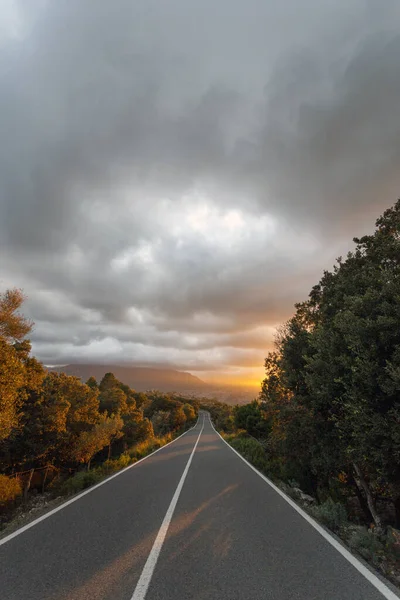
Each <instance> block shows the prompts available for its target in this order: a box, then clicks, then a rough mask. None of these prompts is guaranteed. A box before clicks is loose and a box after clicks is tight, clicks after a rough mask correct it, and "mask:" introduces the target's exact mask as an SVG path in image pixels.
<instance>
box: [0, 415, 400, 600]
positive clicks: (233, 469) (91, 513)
mask: <svg viewBox="0 0 400 600" xmlns="http://www.w3.org/2000/svg"><path fill="white" fill-rule="evenodd" d="M196 444H197V446H196ZM0 544H1V541H0ZM367 576H368V575H367ZM372 578H373V576H372ZM391 589H393V588H391ZM135 590H136V591H135ZM391 593H392V594H393V592H391V591H390V590H389V589H388V588H384V587H383V591H378V589H376V587H374V585H373V584H372V583H371V582H370V581H369V580H368V579H367V578H366V577H365V576H364V575H362V574H361V573H360V572H359V571H358V570H357V569H356V568H355V567H354V566H353V565H352V564H350V562H349V561H348V560H347V559H346V558H345V556H343V555H342V554H341V553H340V552H339V551H338V550H337V549H335V548H334V547H333V546H332V545H331V544H330V543H329V542H328V541H327V540H326V539H325V538H324V537H323V536H322V535H321V534H320V533H319V532H318V531H317V530H316V529H315V528H313V527H312V526H311V525H310V523H309V522H307V521H306V520H305V519H304V518H303V516H302V515H301V514H299V513H298V512H296V511H295V510H294V508H293V507H292V506H291V505H290V504H288V503H287V502H286V501H285V499H284V498H282V497H281V496H280V495H279V494H278V493H277V492H276V491H275V490H274V489H273V488H271V487H270V486H269V485H268V484H267V483H266V482H265V481H264V480H263V479H262V478H261V477H260V476H259V475H258V474H257V473H255V472H254V470H252V469H251V468H250V467H249V466H248V465H247V464H246V463H245V462H244V461H242V460H241V459H240V458H239V457H238V456H237V455H236V454H235V453H234V452H233V451H232V450H231V449H230V448H229V447H228V446H227V445H226V444H225V442H223V440H222V439H221V438H220V437H219V436H218V435H217V433H216V432H215V431H214V429H213V428H212V425H211V423H210V420H209V417H208V415H206V414H202V415H201V416H200V418H199V422H198V423H197V425H196V427H194V428H193V429H192V430H190V431H189V432H188V433H186V434H185V435H184V436H182V437H180V438H179V439H177V440H176V441H175V442H173V443H172V444H170V445H168V446H167V447H165V448H163V449H161V450H160V451H158V452H157V453H155V454H154V455H152V456H150V457H148V458H147V459H145V460H144V461H142V462H140V463H138V464H137V465H135V466H134V467H133V468H130V469H128V470H126V471H124V472H123V473H121V474H120V475H119V476H118V477H114V478H113V479H111V480H110V481H107V482H106V483H104V484H103V485H100V486H99V487H97V489H95V490H93V491H92V492H90V493H88V494H86V495H85V496H83V497H81V498H79V499H77V500H76V501H74V502H72V503H71V504H69V505H68V506H65V507H64V508H62V509H61V510H59V511H58V512H56V513H55V514H52V515H51V516H49V517H48V518H46V519H44V520H42V521H40V522H39V523H37V524H35V525H34V526H33V527H31V528H30V529H28V530H26V531H23V532H22V533H20V534H19V535H16V536H15V537H13V538H12V539H9V540H8V541H6V542H5V543H3V544H2V545H0V599H1V600H28V599H29V600H86V599H90V600H100V599H101V600H131V599H132V598H133V599H134V600H140V599H141V598H143V597H144V595H145V597H146V600H167V599H168V600H169V599H174V600H192V599H193V600H221V599H227V600H239V599H240V600H245V599H247V598H248V599H255V600H256V599H257V600H258V599H259V600H382V598H395V597H397V595H394V594H393V596H390V594H391Z"/></svg>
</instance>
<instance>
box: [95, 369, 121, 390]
mask: <svg viewBox="0 0 400 600" xmlns="http://www.w3.org/2000/svg"><path fill="white" fill-rule="evenodd" d="M120 386H121V383H120V382H119V381H118V379H117V378H116V377H115V375H114V373H106V374H105V375H104V377H103V379H102V380H101V381H100V385H99V389H100V392H105V391H106V390H111V389H113V388H119V387H120Z"/></svg>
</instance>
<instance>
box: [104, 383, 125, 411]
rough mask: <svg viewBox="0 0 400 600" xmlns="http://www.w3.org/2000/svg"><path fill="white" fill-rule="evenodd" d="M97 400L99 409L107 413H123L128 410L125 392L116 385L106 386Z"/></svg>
mask: <svg viewBox="0 0 400 600" xmlns="http://www.w3.org/2000/svg"><path fill="white" fill-rule="evenodd" d="M99 400H100V410H101V411H102V412H104V411H105V412H106V413H107V414H108V415H111V414H117V413H118V414H124V413H126V412H127V411H128V404H127V398H126V394H124V392H123V391H122V390H121V389H119V388H117V387H111V388H106V389H105V390H103V391H101V392H100V395H99Z"/></svg>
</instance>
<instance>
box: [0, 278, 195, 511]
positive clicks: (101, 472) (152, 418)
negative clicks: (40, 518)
mask: <svg viewBox="0 0 400 600" xmlns="http://www.w3.org/2000/svg"><path fill="white" fill-rule="evenodd" d="M23 300H24V297H23V294H22V293H21V291H19V290H9V291H6V292H5V293H3V294H0V519H1V521H2V522H5V521H7V520H9V519H10V517H12V516H13V514H14V512H15V510H16V509H17V508H18V507H19V506H20V505H21V503H25V504H27V503H29V499H30V498H31V497H32V496H35V495H37V494H41V493H46V494H47V496H48V495H49V494H50V495H51V496H60V495H64V494H71V493H75V492H78V491H79V490H81V489H84V488H87V487H89V486H90V485H93V484H94V483H97V482H99V481H100V480H101V479H103V478H104V477H106V476H108V475H110V474H112V473H114V472H116V471H118V470H120V469H122V468H124V467H126V466H128V465H130V464H132V463H134V462H136V461H137V460H138V459H140V458H143V457H144V456H146V455H147V454H149V453H150V452H152V451H153V450H155V449H157V448H160V447H161V446H162V445H164V444H166V443H168V442H169V441H171V440H172V439H174V437H176V436H177V435H179V434H180V433H181V432H183V431H184V430H185V429H187V428H189V427H190V426H192V425H193V424H194V423H195V421H196V419H197V414H198V408H199V404H198V402H197V401H196V400H194V399H193V398H183V397H182V396H180V395H177V394H165V393H160V392H157V391H149V392H147V393H141V392H140V393H139V392H135V391H134V390H133V389H130V388H129V387H128V386H126V385H124V384H123V383H121V382H120V381H118V380H117V379H116V378H115V377H114V375H113V374H112V373H107V374H106V375H104V377H103V379H102V380H101V381H100V382H97V381H96V380H95V379H94V378H93V377H90V379H89V380H88V381H87V382H86V383H83V382H82V381H80V379H79V378H77V377H72V376H68V375H65V374H64V373H55V372H47V371H46V369H45V368H44V367H43V365H42V364H41V363H40V362H39V361H37V360H36V359H35V358H34V357H32V356H31V355H30V350H31V346H30V343H29V341H28V340H27V339H26V336H27V335H28V334H29V332H30V331H31V329H32V323H30V322H28V321H27V320H26V319H25V318H24V316H23V315H22V314H21V313H20V312H19V310H20V308H21V306H22V303H23ZM47 496H46V497H47Z"/></svg>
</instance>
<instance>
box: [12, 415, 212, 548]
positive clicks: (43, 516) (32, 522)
mask: <svg viewBox="0 0 400 600" xmlns="http://www.w3.org/2000/svg"><path fill="white" fill-rule="evenodd" d="M198 423H199V417H198V418H197V421H196V424H195V425H193V427H191V428H190V429H188V430H187V431H184V432H183V433H181V435H178V437H177V438H175V439H174V440H171V441H170V442H168V444H165V445H164V446H161V448H157V450H154V452H151V453H150V454H147V456H144V457H143V458H141V459H140V460H137V461H136V462H135V463H133V464H131V465H128V466H127V467H124V468H123V469H121V471H118V472H117V473H114V475H110V477H107V478H106V479H103V481H100V482H99V483H96V485H93V486H91V487H90V488H88V489H87V490H85V491H84V492H81V493H80V494H78V495H77V496H74V497H73V498H71V499H70V500H67V501H66V502H63V503H62V504H60V505H59V506H57V507H56V508H53V509H52V510H50V511H49V512H47V513H45V514H44V515H42V516H41V517H38V518H37V519H35V520H34V521H31V522H30V523H27V524H26V525H24V526H23V527H20V528H19V529H17V530H16V531H13V532H12V533H10V534H9V535H7V536H5V537H3V538H1V539H0V546H2V545H3V544H6V543H7V542H9V541H10V540H12V539H13V538H15V537H17V535H20V534H21V533H24V531H27V530H28V529H31V527H34V526H35V525H37V524H38V523H40V522H41V521H44V520H45V519H48V518H49V517H51V516H52V515H54V514H55V513H57V512H58V511H60V510H62V509H63V508H65V507H66V506H68V505H69V504H72V503H73V502H76V501H77V500H80V499H81V498H83V496H86V495H87V494H90V493H91V492H94V490H97V488H99V487H100V486H102V485H104V484H105V483H108V482H109V481H111V480H112V479H114V478H115V477H118V476H119V475H122V473H125V471H128V470H129V469H132V467H136V465H138V464H139V463H141V462H143V461H144V460H146V459H147V458H150V457H151V456H154V454H157V452H160V450H164V448H166V447H167V446H169V445H170V444H173V443H174V442H177V441H178V440H179V439H180V438H181V437H183V436H184V435H186V434H187V433H189V431H192V430H193V429H195V427H197V425H198ZM203 426H204V424H203Z"/></svg>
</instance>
